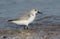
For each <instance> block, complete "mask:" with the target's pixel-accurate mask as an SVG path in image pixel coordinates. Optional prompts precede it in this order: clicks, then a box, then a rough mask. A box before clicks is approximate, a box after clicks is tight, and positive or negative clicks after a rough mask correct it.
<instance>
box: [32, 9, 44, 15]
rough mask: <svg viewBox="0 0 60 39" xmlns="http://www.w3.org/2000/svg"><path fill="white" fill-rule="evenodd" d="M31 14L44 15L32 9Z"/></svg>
mask: <svg viewBox="0 0 60 39" xmlns="http://www.w3.org/2000/svg"><path fill="white" fill-rule="evenodd" d="M31 13H33V14H38V13H39V14H43V13H42V12H40V11H38V10H36V9H32V10H31Z"/></svg>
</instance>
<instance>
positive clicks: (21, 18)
mask: <svg viewBox="0 0 60 39" xmlns="http://www.w3.org/2000/svg"><path fill="white" fill-rule="evenodd" d="M29 17H30V14H26V15H22V16H20V17H19V18H17V19H12V20H8V22H11V21H17V20H27V19H29Z"/></svg>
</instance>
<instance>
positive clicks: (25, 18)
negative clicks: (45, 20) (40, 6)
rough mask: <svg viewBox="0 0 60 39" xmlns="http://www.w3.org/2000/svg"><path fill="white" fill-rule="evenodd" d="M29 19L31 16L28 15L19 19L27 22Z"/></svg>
mask: <svg viewBox="0 0 60 39" xmlns="http://www.w3.org/2000/svg"><path fill="white" fill-rule="evenodd" d="M29 18H30V14H26V15H22V16H20V17H19V18H18V19H19V20H27V19H29Z"/></svg>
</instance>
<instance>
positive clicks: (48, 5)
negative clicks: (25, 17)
mask: <svg viewBox="0 0 60 39" xmlns="http://www.w3.org/2000/svg"><path fill="white" fill-rule="evenodd" d="M32 8H37V9H38V10H39V11H41V12H42V13H43V14H40V15H37V17H36V19H35V21H34V22H33V23H31V24H30V25H29V32H28V30H26V31H27V32H26V31H25V30H24V28H23V26H20V25H16V24H14V23H8V22H7V21H8V20H9V19H15V18H18V16H20V15H21V14H24V13H26V12H27V11H29V10H31V9H32ZM17 26H18V28H17V29H16V27H17ZM30 29H32V30H33V31H35V32H33V31H32V30H30ZM8 30H9V31H11V30H13V31H14V32H15V33H14V34H13V35H11V34H10V33H11V32H12V31H11V32H10V33H9V34H8V32H9V31H8ZM15 30H18V31H17V32H23V33H19V34H20V36H21V37H20V38H21V39H51V38H53V39H59V38H60V0H0V38H1V39H4V38H3V37H2V36H4V35H6V36H7V38H6V39H20V38H19V35H18V34H17V32H16V31H15ZM36 31H37V32H36ZM41 31H44V32H42V33H40V32H41ZM50 31H52V32H53V33H55V32H57V33H58V35H56V36H51V34H49V35H48V33H52V32H50ZM1 32H2V34H1ZM3 32H4V33H5V34H4V33H3ZM31 32H32V33H31ZM26 33H29V35H28V36H27V35H26ZM15 34H16V35H15ZM39 34H42V35H43V34H44V35H43V36H42V35H41V36H39ZM45 35H46V36H45ZM48 36H49V38H48ZM15 37H16V38H15Z"/></svg>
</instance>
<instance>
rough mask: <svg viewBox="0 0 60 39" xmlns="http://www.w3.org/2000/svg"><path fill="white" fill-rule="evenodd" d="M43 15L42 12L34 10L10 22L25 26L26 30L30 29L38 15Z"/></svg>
mask: <svg viewBox="0 0 60 39" xmlns="http://www.w3.org/2000/svg"><path fill="white" fill-rule="evenodd" d="M38 13H39V14H42V12H39V11H38V10H36V9H32V10H31V11H29V12H27V13H26V14H24V15H21V16H20V17H18V18H17V19H12V20H8V22H12V23H15V24H18V25H25V27H24V29H25V28H26V27H27V28H26V29H28V25H29V24H30V23H32V22H33V21H34V19H35V17H36V15H37V14H38Z"/></svg>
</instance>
